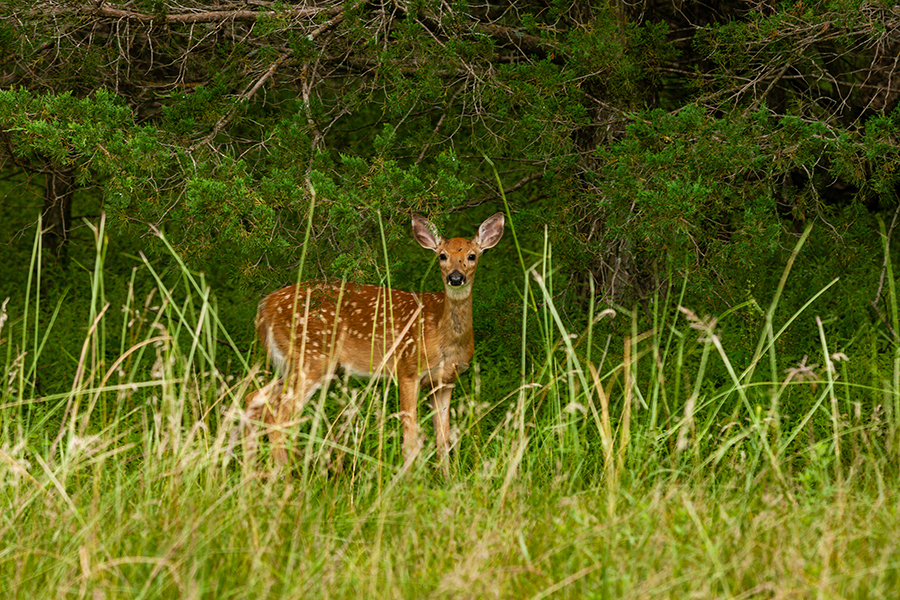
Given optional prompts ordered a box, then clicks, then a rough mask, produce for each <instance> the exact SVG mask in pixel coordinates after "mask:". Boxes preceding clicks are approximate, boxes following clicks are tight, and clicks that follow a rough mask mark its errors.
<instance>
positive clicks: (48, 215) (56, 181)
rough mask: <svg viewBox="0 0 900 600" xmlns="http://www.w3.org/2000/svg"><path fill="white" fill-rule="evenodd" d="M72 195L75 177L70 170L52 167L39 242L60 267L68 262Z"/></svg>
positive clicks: (45, 192) (48, 179) (46, 190)
mask: <svg viewBox="0 0 900 600" xmlns="http://www.w3.org/2000/svg"><path fill="white" fill-rule="evenodd" d="M74 193H75V176H74V174H73V172H72V170H71V169H57V168H55V167H53V170H51V171H50V172H49V173H47V187H46V189H45V190H44V212H43V231H42V232H41V242H42V244H43V246H44V250H45V251H47V252H49V253H50V255H52V256H53V257H54V258H55V259H56V260H57V262H59V263H60V264H62V265H65V264H66V263H68V260H69V249H68V242H69V230H70V228H71V224H72V196H73V195H74Z"/></svg>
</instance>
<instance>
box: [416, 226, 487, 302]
mask: <svg viewBox="0 0 900 600" xmlns="http://www.w3.org/2000/svg"><path fill="white" fill-rule="evenodd" d="M503 223H504V217H503V213H497V214H495V215H493V216H492V217H489V218H488V219H487V220H485V222H484V223H482V224H481V226H480V227H479V228H478V233H477V234H475V237H474V238H472V239H471V240H467V239H466V238H450V239H449V240H445V239H444V238H442V237H441V236H440V234H439V233H438V231H437V228H436V227H435V226H434V225H433V224H432V223H431V222H430V221H428V220H427V219H426V218H424V217H422V216H419V215H413V218H412V230H413V237H415V238H416V241H417V242H419V244H420V245H421V246H422V247H423V248H428V249H429V250H434V252H435V254H437V255H438V260H439V261H440V264H441V279H443V280H444V290H445V291H446V293H447V295H448V296H452V297H454V298H465V297H466V296H468V295H469V294H471V293H472V281H473V280H474V279H475V267H476V266H478V257H480V256H481V253H482V252H484V251H485V250H487V249H488V248H493V247H494V246H496V245H497V242H499V241H500V238H501V237H502V236H503Z"/></svg>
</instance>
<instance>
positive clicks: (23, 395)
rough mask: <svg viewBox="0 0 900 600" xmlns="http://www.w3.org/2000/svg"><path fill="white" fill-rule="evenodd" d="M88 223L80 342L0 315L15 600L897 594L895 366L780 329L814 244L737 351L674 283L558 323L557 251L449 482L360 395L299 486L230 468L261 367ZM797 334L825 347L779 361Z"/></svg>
mask: <svg viewBox="0 0 900 600" xmlns="http://www.w3.org/2000/svg"><path fill="white" fill-rule="evenodd" d="M102 227H103V226H102V222H101V223H100V225H98V228H97V231H96V232H95V234H96V237H95V239H96V242H95V243H96V248H95V250H96V252H95V254H96V258H95V262H94V265H93V266H92V272H91V284H90V289H91V298H90V301H89V306H90V309H89V310H88V311H86V313H85V314H84V320H83V322H82V323H79V324H75V326H73V325H72V324H70V323H61V322H60V321H59V320H58V319H57V318H56V317H55V315H57V314H59V307H60V304H58V305H55V306H54V307H52V308H51V309H48V307H47V306H41V301H40V294H38V293H37V292H36V291H34V292H29V294H28V295H27V296H26V301H25V303H24V309H23V310H21V311H17V312H13V311H12V310H11V309H10V308H9V306H8V305H7V304H6V303H4V304H3V305H2V309H0V356H2V359H0V360H2V361H3V363H4V366H3V370H2V373H0V375H2V379H0V498H2V504H3V510H2V513H0V515H2V516H0V596H2V597H3V598H29V599H30V598H89V599H91V600H100V599H110V600H111V599H115V598H141V599H145V598H146V599H150V598H217V599H221V598H250V597H253V598H298V599H299V598H303V599H308V598H400V597H406V598H410V597H412V598H532V599H540V598H642V599H646V598H725V597H727V598H860V599H863V598H865V599H876V598H895V597H896V596H897V590H898V589H900V496H898V492H897V484H898V467H900V460H898V454H900V439H898V434H900V395H898V391H900V345H898V343H897V340H896V339H894V338H891V337H890V336H888V335H882V336H881V337H880V338H877V341H878V343H877V344H866V343H864V342H862V341H857V342H856V343H853V341H852V340H851V343H849V344H844V345H842V347H832V346H833V344H831V343H830V336H829V329H828V324H827V323H823V321H822V320H821V319H819V318H818V317H817V315H816V313H815V312H814V309H815V300H816V299H817V298H818V297H820V296H821V295H822V294H827V292H828V290H827V289H822V290H810V292H809V301H808V302H807V304H806V305H805V306H803V307H802V308H801V309H800V310H798V311H796V312H793V313H785V312H784V311H782V310H779V300H780V298H781V294H782V291H783V289H784V288H785V286H792V285H798V284H796V283H794V282H793V281H792V279H791V274H790V270H791V264H792V261H793V258H794V257H795V256H796V255H797V253H798V252H800V251H801V248H802V245H803V242H804V240H805V239H806V238H805V236H804V237H803V238H801V239H800V241H799V243H798V244H797V247H796V248H795V250H794V254H793V255H792V256H791V260H790V261H788V263H787V264H786V265H785V269H784V273H783V275H782V278H781V283H780V285H779V288H778V290H777V291H776V293H775V294H774V295H773V297H772V298H771V299H769V301H768V304H767V305H764V306H761V307H756V306H750V307H744V308H746V309H747V310H755V311H756V312H757V314H758V317H759V319H758V322H759V323H760V324H761V325H760V326H759V328H758V330H756V332H755V336H756V337H755V340H754V343H753V344H751V347H753V348H755V351H754V352H752V353H746V352H736V351H734V349H733V348H732V347H731V346H730V344H729V337H728V335H727V332H728V331H729V327H738V326H739V324H738V323H736V321H738V320H740V316H739V315H740V311H738V310H735V311H733V312H731V313H728V314H723V315H718V316H715V317H713V316H707V315H703V314H697V313H696V312H695V311H694V310H692V308H691V307H690V306H683V299H684V291H685V286H686V285H687V283H684V284H682V287H680V288H679V287H673V288H670V289H669V290H668V292H667V293H665V294H660V295H659V296H658V297H656V298H654V299H653V301H652V302H650V303H649V304H647V305H645V306H642V307H636V308H632V309H626V308H622V307H613V308H607V307H606V306H602V307H601V306H599V305H598V303H597V302H595V301H591V302H590V303H588V305H587V306H586V307H585V310H584V313H585V314H584V315H582V316H580V317H579V318H575V319H573V318H572V317H571V315H568V316H563V315H562V314H561V312H560V310H558V308H557V305H556V301H555V299H556V294H555V293H554V270H553V266H552V260H551V257H552V254H551V252H549V251H545V252H544V253H543V255H542V256H540V257H538V258H537V259H536V260H534V261H532V262H531V263H529V262H527V261H526V260H523V262H522V264H521V273H520V279H519V281H517V282H516V286H517V289H518V297H519V304H518V305H517V306H513V307H510V309H509V310H510V311H511V312H512V313H514V314H515V315H516V318H517V319H519V320H520V327H519V331H520V332H521V339H520V340H516V343H515V345H516V346H517V347H518V348H519V351H518V353H517V354H516V355H513V356H499V355H497V354H496V353H491V352H490V349H486V348H484V347H482V346H479V347H478V353H477V355H476V361H477V362H476V364H475V365H473V367H472V368H471V369H470V372H469V373H468V374H467V375H466V376H465V377H464V378H462V379H461V381H460V384H459V385H458V386H457V388H456V391H455V393H454V397H453V414H452V417H451V424H452V428H453V431H452V440H453V451H452V454H451V459H450V462H451V467H450V478H449V479H448V480H444V479H443V478H442V477H441V476H440V474H439V471H438V470H437V469H436V460H435V457H434V455H433V454H434V453H433V450H432V449H433V443H432V439H433V432H432V429H431V419H430V416H429V415H428V414H427V410H425V409H424V407H425V406H427V405H426V404H425V403H424V402H423V404H422V406H423V409H422V411H421V413H420V419H421V420H422V425H423V427H422V430H423V432H424V434H425V436H426V440H425V443H424V451H423V453H422V455H421V456H420V457H419V460H418V461H416V462H415V463H414V464H413V466H412V467H411V468H409V469H405V468H403V466H402V463H403V461H402V458H401V456H402V448H401V446H402V444H401V439H400V424H399V419H398V416H397V410H398V409H397V405H396V402H397V401H396V390H395V389H394V386H393V385H392V384H391V383H390V382H387V383H385V382H378V381H366V380H357V379H353V378H348V377H344V378H342V379H341V380H340V381H338V382H336V383H334V384H332V385H331V386H330V388H329V389H327V390H324V391H323V392H322V393H320V394H317V395H316V396H315V397H314V398H313V399H312V400H311V401H310V403H309V405H308V406H307V407H306V410H305V411H304V412H303V414H302V415H301V418H300V419H299V421H300V422H299V423H297V424H296V426H295V427H294V428H293V430H294V431H293V433H294V437H293V444H294V446H293V458H294V460H293V464H292V469H291V472H290V474H289V476H287V477H284V476H278V475H277V474H276V472H275V471H274V470H273V468H272V466H273V465H272V464H271V461H270V459H269V458H268V457H267V456H265V452H264V456H263V457H262V459H261V462H260V463H250V462H249V461H247V460H245V457H244V452H243V449H244V444H245V442H246V439H245V438H244V437H243V435H242V431H243V424H242V407H243V398H244V396H245V395H246V394H247V393H248V392H249V391H251V390H253V389H256V388H257V387H258V386H260V385H262V384H263V383H264V382H266V381H267V380H268V378H269V376H270V374H269V373H268V372H267V370H266V369H267V367H265V366H264V365H263V364H262V362H261V360H259V358H261V357H258V356H257V355H258V354H259V353H258V352H255V353H251V352H247V351H246V349H245V348H240V347H238V345H237V344H236V343H235V342H234V341H233V340H234V339H235V336H236V335H237V334H236V333H235V332H232V331H228V330H227V328H226V326H225V325H224V324H223V320H222V319H221V318H220V315H219V312H220V309H219V305H218V301H217V298H216V294H215V293H213V291H212V289H211V287H210V286H209V285H208V283H207V281H206V280H205V278H204V277H202V276H200V275H199V274H196V273H194V272H192V271H191V270H190V269H188V268H187V267H184V265H182V266H181V268H180V270H179V272H178V274H177V276H176V277H174V278H172V277H163V276H162V275H161V274H160V273H158V272H157V270H156V269H155V268H154V266H153V263H152V262H151V261H149V260H146V259H144V260H143V261H142V262H141V264H140V265H139V266H138V267H136V268H135V269H134V271H133V273H132V276H131V282H130V283H129V284H128V293H127V294H125V298H126V299H125V301H124V302H122V303H121V304H120V305H113V303H112V302H110V301H109V300H108V298H107V295H106V282H105V280H104V256H105V247H104V244H105V241H104V240H105V236H104V233H103V230H102ZM807 233H808V230H807ZM887 254H888V253H887V252H886V255H887ZM173 256H174V255H173ZM176 259H177V257H176ZM36 260H37V259H35V258H32V265H31V270H30V273H31V275H29V280H28V289H29V290H39V289H41V282H40V277H41V269H40V268H38V267H39V265H36V264H35V263H36ZM886 264H887V269H888V270H887V278H886V281H887V283H886V285H887V292H888V295H889V298H890V302H889V307H890V311H891V314H890V315H888V316H889V320H890V321H891V322H892V324H893V330H894V331H900V327H898V326H897V324H898V320H900V310H898V302H897V298H896V291H895V290H894V287H893V281H894V276H893V272H892V267H891V264H890V261H889V260H888V261H887V262H886ZM147 289H149V290H150V291H149V292H146V290H147ZM138 290H141V291H140V292H139V291H138ZM0 300H2V299H0ZM59 302H60V303H63V302H65V300H60V301H59ZM48 314H49V315H50V317H49V318H48V317H47V316H46V315H48ZM610 322H614V323H617V324H618V325H619V327H618V328H617V329H615V330H612V329H610V328H609V327H608V324H609V323H610ZM623 323H624V324H625V325H624V326H622V324H623ZM799 323H807V324H809V323H814V324H815V327H814V330H815V331H817V332H818V336H817V337H816V339H814V340H812V341H811V346H812V347H813V348H815V350H816V352H815V354H810V355H809V356H808V357H805V358H804V359H803V360H801V361H799V362H798V361H792V362H788V361H786V360H784V359H782V358H781V357H780V356H779V355H778V348H779V339H780V338H781V337H782V336H784V335H786V332H790V331H791V329H792V328H795V327H797V326H798V324H799ZM744 325H745V324H744ZM60 327H63V328H72V329H73V330H76V331H80V332H81V334H82V338H80V340H79V343H78V344H77V347H78V348H79V351H78V352H77V353H76V354H75V355H73V356H70V357H69V358H70V359H71V361H72V362H73V363H74V364H75V365H76V368H75V369H74V375H73V376H72V377H71V381H65V382H63V384H62V386H61V389H62V391H59V392H54V393H50V394H36V393H35V391H36V390H37V389H39V387H38V386H37V384H36V382H37V381H38V380H39V379H40V378H41V377H42V374H41V373H40V372H39V371H40V369H39V368H38V366H39V364H40V363H41V360H42V359H43V358H46V355H47V353H51V352H56V351H57V349H55V348H54V347H53V346H52V344H48V342H47V340H48V339H51V332H53V331H54V328H60ZM613 331H614V333H613ZM623 331H624V333H621V332H623ZM224 365H227V368H226V367H225V366H224ZM44 377H46V376H44ZM45 387H46V386H45ZM262 447H263V449H265V448H266V444H265V442H263V444H262Z"/></svg>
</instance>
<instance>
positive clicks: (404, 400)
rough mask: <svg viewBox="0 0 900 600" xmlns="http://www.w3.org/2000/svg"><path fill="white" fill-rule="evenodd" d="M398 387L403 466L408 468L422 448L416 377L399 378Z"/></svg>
mask: <svg viewBox="0 0 900 600" xmlns="http://www.w3.org/2000/svg"><path fill="white" fill-rule="evenodd" d="M398 387H399V391H400V421H401V422H402V423H403V459H404V463H403V464H404V466H407V467H408V466H409V465H411V464H412V461H413V460H415V458H416V456H417V455H418V454H419V450H420V449H421V448H422V443H421V441H420V440H419V422H418V420H417V417H418V415H417V410H416V409H417V408H418V404H419V381H418V379H417V378H416V377H401V378H399V381H398Z"/></svg>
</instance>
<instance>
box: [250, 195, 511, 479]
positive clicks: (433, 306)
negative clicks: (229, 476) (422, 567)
mask: <svg viewBox="0 0 900 600" xmlns="http://www.w3.org/2000/svg"><path fill="white" fill-rule="evenodd" d="M503 224H504V218H503V213H497V214H495V215H494V216H492V217H490V218H488V219H487V220H486V221H485V222H484V223H482V224H481V226H480V227H479V228H478V233H477V234H476V235H475V237H474V238H472V239H471V240H467V239H465V238H452V239H449V240H445V239H444V238H442V237H441V236H440V235H439V234H438V232H437V229H436V228H435V227H434V225H432V224H431V223H430V222H429V221H427V220H426V219H425V218H423V217H421V216H419V215H413V218H412V231H413V236H414V237H415V238H416V241H417V242H419V244H420V245H421V246H422V247H423V248H427V249H429V250H434V252H435V253H436V254H437V255H438V258H439V260H440V266H441V279H443V281H444V291H443V292H440V293H432V294H414V293H411V292H403V291H399V290H392V289H388V288H383V287H378V286H374V285H355V284H350V283H346V284H345V283H324V282H319V281H314V282H305V283H300V284H298V285H294V286H290V287H286V288H284V289H281V290H278V291H276V292H273V293H272V294H269V295H268V296H266V297H265V298H264V299H263V300H262V302H260V304H259V311H258V313H257V316H256V328H257V331H258V333H259V338H260V341H261V342H262V345H263V347H264V348H265V349H266V352H267V354H268V356H269V360H270V361H271V362H272V363H274V365H275V367H276V368H277V369H278V370H279V371H280V373H281V378H280V379H277V380H275V381H272V382H271V383H269V384H268V385H266V386H265V387H263V388H262V389H260V390H258V391H256V392H253V393H251V394H249V395H248V396H247V417H248V419H249V421H250V422H251V423H253V422H262V423H264V424H265V428H266V433H267V434H268V436H269V441H270V442H271V444H272V454H273V456H274V458H275V459H276V461H277V462H278V463H280V464H285V463H287V459H288V455H287V449H286V448H285V446H284V433H283V431H284V427H285V425H286V424H287V423H288V422H289V421H291V420H292V419H293V417H294V415H296V414H297V413H298V412H299V411H300V409H302V407H303V406H304V405H305V403H306V402H307V400H309V398H310V397H311V396H312V395H313V394H314V393H315V392H316V390H317V389H319V388H320V387H321V386H322V385H327V384H328V382H329V380H330V379H331V377H332V376H333V375H334V373H335V371H336V370H337V368H338V367H341V368H343V370H344V371H346V372H349V373H351V374H353V375H365V376H376V377H384V376H393V377H395V378H396V380H397V386H398V389H399V393H400V419H401V422H402V424H403V454H404V459H405V464H406V465H409V464H410V463H411V461H412V460H413V458H415V456H416V454H418V452H419V449H420V442H419V434H418V422H417V420H416V409H417V405H418V401H419V390H420V388H422V387H424V388H425V389H426V390H427V391H428V392H429V393H430V396H431V407H432V411H433V416H432V420H433V423H434V431H435V438H436V440H437V456H438V460H439V463H440V466H441V471H442V473H443V474H444V476H445V477H446V476H448V475H449V465H448V462H447V454H448V452H449V445H450V442H449V433H450V396H451V394H452V392H453V386H454V383H455V382H456V378H457V376H458V375H459V374H460V373H461V372H462V371H465V370H466V368H468V366H469V361H470V360H472V354H473V353H474V349H475V343H474V335H473V333H472V284H473V281H474V278H475V267H476V266H477V265H478V257H479V256H481V253H482V252H484V251H485V250H487V249H488V248H493V247H494V246H495V245H496V244H497V242H499V241H500V237H501V236H502V235H503ZM249 439H250V441H249V443H250V444H251V446H250V447H251V454H252V449H253V444H254V436H253V435H251V436H250V438H249Z"/></svg>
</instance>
